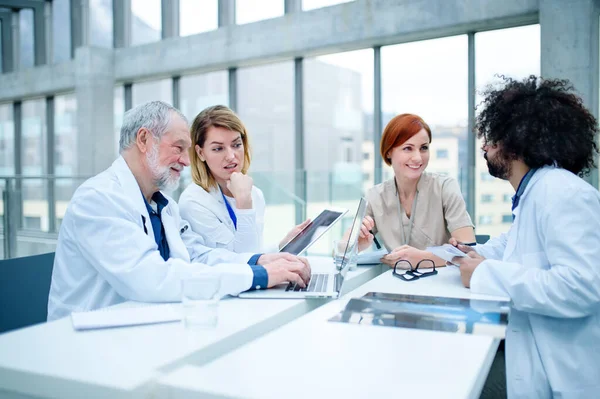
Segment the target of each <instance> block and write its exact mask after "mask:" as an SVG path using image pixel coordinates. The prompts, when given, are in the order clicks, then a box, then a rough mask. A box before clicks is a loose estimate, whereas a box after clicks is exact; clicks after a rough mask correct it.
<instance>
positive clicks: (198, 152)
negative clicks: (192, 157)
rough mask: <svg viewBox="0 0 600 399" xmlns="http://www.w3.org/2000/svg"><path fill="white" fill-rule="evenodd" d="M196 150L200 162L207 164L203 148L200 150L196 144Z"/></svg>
mask: <svg viewBox="0 0 600 399" xmlns="http://www.w3.org/2000/svg"><path fill="white" fill-rule="evenodd" d="M194 149H195V150H196V154H197V155H198V158H200V161H202V162H206V159H204V156H203V155H202V154H203V152H202V148H200V146H199V145H198V144H196V145H195V146H194Z"/></svg>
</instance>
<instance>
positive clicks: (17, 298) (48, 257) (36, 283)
mask: <svg viewBox="0 0 600 399" xmlns="http://www.w3.org/2000/svg"><path fill="white" fill-rule="evenodd" d="M53 264H54V252H50V253H47V254H43V255H35V256H27V257H24V258H13V259H6V260H2V261H0V309H2V310H0V333H3V332H6V331H9V330H14V329H16V328H22V327H27V326H30V325H33V324H37V323H43V322H45V321H46V317H47V314H48V293H49V292H50V282H51V280H52V266H53Z"/></svg>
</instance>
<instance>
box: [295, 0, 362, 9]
mask: <svg viewBox="0 0 600 399" xmlns="http://www.w3.org/2000/svg"><path fill="white" fill-rule="evenodd" d="M351 1H353V0H302V10H303V11H308V10H314V9H315V8H322V7H328V6H333V5H336V4H342V3H349V2H351Z"/></svg>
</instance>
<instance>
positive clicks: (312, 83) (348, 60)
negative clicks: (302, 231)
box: [304, 49, 374, 254]
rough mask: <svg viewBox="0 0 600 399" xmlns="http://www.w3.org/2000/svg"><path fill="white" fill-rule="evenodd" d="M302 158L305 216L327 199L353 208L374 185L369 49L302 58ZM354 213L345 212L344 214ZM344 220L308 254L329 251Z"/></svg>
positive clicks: (320, 208)
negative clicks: (305, 195)
mask: <svg viewBox="0 0 600 399" xmlns="http://www.w3.org/2000/svg"><path fill="white" fill-rule="evenodd" d="M304 132H305V133H304V134H305V136H304V154H305V155H304V157H305V165H306V170H307V202H308V208H307V213H308V216H309V217H310V216H313V217H314V215H317V214H318V213H319V212H320V210H322V209H323V208H324V207H325V206H327V204H334V205H335V206H339V207H343V208H347V209H354V210H356V206H357V204H358V200H359V198H360V197H361V195H362V193H363V192H364V191H365V190H368V189H369V188H370V187H371V186H373V148H374V147H373V50H372V49H365V50H358V51H351V52H346V53H338V54H331V55H325V56H320V57H317V58H308V59H305V61H304ZM353 216H354V215H353V214H352V213H351V212H349V213H348V214H347V215H346V219H350V220H349V223H352V220H351V219H352V217H353ZM345 222H346V220H343V221H342V223H338V224H337V225H336V226H334V227H333V228H332V229H331V230H330V232H328V233H327V235H326V236H324V237H323V238H322V239H320V240H319V242H317V243H316V244H315V245H314V246H313V247H312V248H311V253H313V254H316V253H319V254H327V253H331V250H332V246H331V245H332V242H333V239H334V238H338V239H339V237H341V234H343V233H342V230H341V227H342V226H343V225H344V223H345Z"/></svg>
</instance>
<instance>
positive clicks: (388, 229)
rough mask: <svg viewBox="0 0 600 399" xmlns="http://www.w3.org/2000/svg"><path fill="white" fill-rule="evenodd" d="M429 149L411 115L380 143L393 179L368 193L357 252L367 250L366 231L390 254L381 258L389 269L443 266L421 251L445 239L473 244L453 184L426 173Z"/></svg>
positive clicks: (423, 128)
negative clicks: (431, 264) (405, 264)
mask: <svg viewBox="0 0 600 399" xmlns="http://www.w3.org/2000/svg"><path fill="white" fill-rule="evenodd" d="M430 143H431V130H430V128H429V126H428V125H427V124H426V123H425V121H423V119H421V118H420V117H418V116H417V115H412V114H402V115H398V116H396V117H395V118H393V119H392V120H391V121H390V122H389V123H388V124H387V126H386V127H385V130H384V131H383V136H382V137H381V144H380V151H381V156H382V158H383V160H384V161H385V163H386V164H387V165H389V166H391V167H392V169H394V178H393V179H390V180H388V181H386V182H383V183H381V184H378V185H376V186H375V187H373V188H372V189H370V190H369V192H368V193H367V200H368V201H369V206H368V208H367V216H366V217H365V220H364V221H363V226H362V231H361V234H360V235H361V237H360V239H359V250H363V249H365V248H367V247H368V246H369V245H370V244H371V242H372V240H373V236H372V235H371V234H369V233H368V230H371V231H373V233H375V234H378V235H379V237H380V238H381V240H382V241H383V245H384V246H385V247H386V248H387V250H388V251H390V253H389V254H388V255H385V256H384V257H383V258H382V262H384V263H386V264H388V265H390V266H394V264H395V263H396V262H397V261H398V260H401V259H403V260H408V261H409V262H410V263H411V264H412V265H413V266H414V265H416V264H417V263H418V262H419V261H420V260H422V259H431V260H433V261H434V262H435V265H436V266H438V265H440V266H442V265H444V264H445V261H443V260H442V259H440V258H437V257H435V256H434V255H433V254H431V253H429V252H426V251H425V248H426V247H428V246H436V245H442V244H444V243H447V242H448V240H449V239H450V237H454V238H456V239H457V240H458V241H460V242H465V243H467V242H468V243H470V242H474V241H475V235H474V230H473V223H472V222H471V218H470V217H469V214H468V213H467V210H466V206H465V201H464V200H463V197H462V195H461V192H460V187H459V186H458V182H457V181H456V180H455V179H453V178H451V177H448V176H443V175H439V174H435V173H427V172H425V168H426V167H427V164H428V163H429V144H430ZM425 263H427V262H425ZM423 266H424V264H423Z"/></svg>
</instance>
